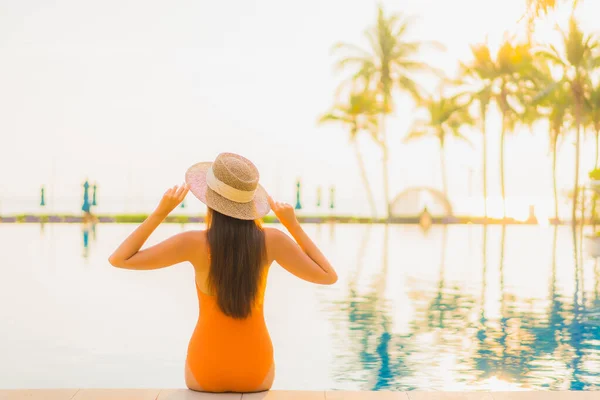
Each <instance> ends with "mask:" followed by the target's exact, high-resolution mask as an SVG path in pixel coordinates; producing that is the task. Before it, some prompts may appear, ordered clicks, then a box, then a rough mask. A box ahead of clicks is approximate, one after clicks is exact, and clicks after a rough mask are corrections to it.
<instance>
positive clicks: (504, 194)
mask: <svg viewBox="0 0 600 400" xmlns="http://www.w3.org/2000/svg"><path fill="white" fill-rule="evenodd" d="M505 130H506V116H505V115H504V114H503V115H502V132H500V193H501V195H502V216H503V217H504V218H506V190H505V186H504V139H505V136H506V132H505Z"/></svg>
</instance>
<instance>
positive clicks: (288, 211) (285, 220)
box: [269, 196, 298, 230]
mask: <svg viewBox="0 0 600 400" xmlns="http://www.w3.org/2000/svg"><path fill="white" fill-rule="evenodd" d="M269 205H270V206H271V210H273V212H274V213H275V216H276V217H277V219H278V220H279V222H281V224H282V225H283V226H285V227H286V228H287V229H288V230H289V229H290V228H292V227H293V226H294V225H297V224H298V220H297V219H296V213H295V212H294V208H293V207H292V206H291V205H290V204H288V203H281V202H278V201H274V200H273V198H271V196H269Z"/></svg>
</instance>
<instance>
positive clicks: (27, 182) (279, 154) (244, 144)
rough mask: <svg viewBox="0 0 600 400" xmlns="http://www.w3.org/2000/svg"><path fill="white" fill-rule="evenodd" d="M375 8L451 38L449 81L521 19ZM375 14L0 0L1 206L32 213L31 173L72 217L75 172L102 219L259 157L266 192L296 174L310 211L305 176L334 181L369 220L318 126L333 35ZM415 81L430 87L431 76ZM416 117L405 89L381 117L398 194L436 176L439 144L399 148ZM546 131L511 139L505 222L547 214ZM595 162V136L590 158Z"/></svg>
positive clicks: (463, 204) (361, 9)
mask: <svg viewBox="0 0 600 400" xmlns="http://www.w3.org/2000/svg"><path fill="white" fill-rule="evenodd" d="M383 3H384V4H385V6H386V7H387V8H388V10H390V11H391V10H397V11H405V12H407V13H409V14H412V15H416V16H418V17H419V20H418V23H417V24H416V25H415V30H414V36H415V37H416V38H420V39H434V40H437V41H440V42H442V43H443V44H445V45H446V47H447V51H446V52H445V53H444V54H438V55H434V54H425V55H424V58H425V59H426V60H427V61H429V62H431V63H432V64H435V65H436V66H438V67H440V68H443V69H444V70H446V71H447V72H448V73H449V74H452V72H453V71H455V69H456V66H457V61H458V60H459V59H463V60H464V59H468V57H469V53H470V51H469V45H470V44H472V43H477V42H481V41H483V40H484V39H485V38H486V37H488V40H489V42H490V43H491V45H492V46H494V45H495V44H497V43H498V42H499V41H500V39H501V38H502V37H503V35H504V32H505V31H506V30H510V31H512V32H514V31H515V30H516V29H517V20H518V19H519V17H520V16H521V14H522V12H523V10H524V3H525V0H504V1H497V0H455V1H451V2H450V1H446V0H405V1H399V0H396V1H392V0H389V1H383ZM375 14H376V8H375V2H374V1H342V0H327V1H322V0H321V1H317V0H305V1H302V2H282V1H276V0H262V1H248V0H247V1H242V0H223V1H218V2H216V1H210V2H209V1H198V0H196V1H191V0H186V1H183V0H178V1H170V2H167V1H149V0H146V1H141V0H119V1H114V0H106V1H102V2H92V1H81V0H77V1H75V0H71V1H67V0H60V1H53V2H48V1H41V0H38V1H32V0H19V1H17V0H12V1H9V0H0V135H1V136H0V138H1V140H0V148H1V149H2V152H1V155H0V213H10V212H22V211H38V210H39V207H38V203H39V188H40V186H41V185H42V184H44V185H46V187H47V188H48V203H49V208H50V209H51V210H53V211H77V210H78V209H79V207H80V206H81V204H80V200H81V183H82V181H83V180H84V179H85V178H86V177H88V178H89V179H90V180H92V181H94V180H95V181H98V183H99V185H100V192H99V201H100V206H99V208H98V211H99V212H102V211H134V210H135V211H148V210H149V209H150V208H151V207H152V206H153V204H154V202H155V201H157V200H158V199H159V197H160V195H161V194H162V193H163V192H164V190H165V189H166V188H167V187H169V186H171V185H173V184H176V183H180V182H181V181H182V179H183V176H184V172H185V170H186V168H187V167H188V166H189V165H191V164H193V163H195V162H197V161H204V160H211V159H213V158H214V157H215V156H216V154H217V153H218V152H221V151H233V152H237V153H240V154H242V155H245V156H247V157H249V158H250V159H252V160H253V161H254V162H255V163H256V164H257V166H258V167H259V169H260V171H261V179H262V183H263V185H264V186H265V187H266V188H267V190H269V191H270V192H271V193H272V194H273V195H274V196H276V197H279V198H281V199H283V200H286V201H292V200H293V197H294V190H295V180H296V178H297V177H301V178H302V181H303V184H304V188H305V191H304V201H305V203H306V205H307V209H308V210H310V209H311V208H314V207H313V204H314V197H315V191H316V187H317V186H318V185H323V186H325V187H328V186H329V185H331V184H333V183H335V184H336V188H337V205H338V208H339V212H355V213H359V214H364V213H367V212H368V207H367V203H366V200H365V197H364V195H363V190H362V184H361V181H360V177H359V174H358V169H357V167H356V163H355V159H354V154H353V152H352V149H351V147H350V146H349V144H348V139H347V132H345V131H344V130H343V128H341V127H338V126H334V125H328V126H317V124H316V120H317V118H318V116H319V114H321V113H322V112H324V111H326V110H327V109H328V108H329V106H330V105H331V103H332V101H333V97H334V95H333V93H334V91H335V88H336V87H337V84H338V82H339V77H338V76H336V74H335V73H334V71H333V63H334V57H333V56H332V55H331V52H330V50H331V47H332V45H333V44H334V43H336V42H338V41H346V42H355V43H359V44H360V43H362V32H363V30H364V29H365V28H366V27H367V26H369V25H370V24H372V23H373V22H374V20H375ZM579 14H580V16H581V20H582V23H583V26H584V28H586V29H588V31H589V29H590V28H592V27H593V26H594V25H593V21H592V16H593V15H600V4H599V3H598V2H596V1H586V2H584V4H583V7H582V8H581V9H580V12H579ZM563 16H564V15H563ZM562 20H564V18H563V19H561V21H562ZM544 32H548V31H544ZM423 84H424V85H425V86H427V87H428V88H433V87H435V81H434V80H429V81H425V82H423ZM413 113H414V110H413V108H412V106H411V105H410V104H409V103H408V102H405V101H402V99H399V101H398V111H397V115H396V117H395V118H393V120H392V121H391V123H390V124H389V127H388V137H389V142H390V147H391V157H392V163H391V168H390V170H391V188H392V192H393V193H398V192H399V191H401V190H402V189H404V188H407V187H410V186H414V185H418V186H426V185H430V186H434V187H438V188H439V187H440V186H441V183H440V173H439V156H438V153H437V147H436V145H435V143H434V142H423V143H421V144H411V145H405V144H402V143H401V138H402V136H403V135H405V134H406V130H407V127H408V126H409V125H410V122H411V116H412V115H413ZM489 130H490V135H491V139H490V140H491V143H490V154H489V160H490V171H489V182H490V196H492V197H497V196H499V184H498V168H497V163H498V162H497V161H498V148H497V135H498V133H499V124H498V120H497V118H496V117H495V116H494V115H492V116H491V117H490V125H489ZM546 136H547V135H546V133H545V129H544V127H543V126H542V127H540V128H539V129H537V131H536V132H535V134H534V135H530V134H529V133H526V132H521V133H520V134H519V136H518V138H515V139H512V138H511V139H510V140H509V141H508V147H507V152H506V154H507V159H506V163H507V165H506V175H507V192H508V195H509V197H510V199H511V202H512V203H511V204H512V205H513V206H512V207H511V209H510V211H511V212H512V213H513V214H514V215H519V216H521V215H522V214H523V213H524V212H526V207H527V205H528V204H536V205H537V206H538V210H541V211H540V212H541V213H545V212H548V211H549V208H550V205H551V199H552V198H551V180H550V178H551V175H550V164H549V163H550V158H549V157H548V151H547V150H548V146H547V139H546ZM473 142H474V144H475V148H474V149H473V150H471V149H470V148H467V147H465V146H464V145H452V144H451V145H450V146H449V151H448V175H449V186H450V196H451V200H453V201H454V203H455V207H456V210H457V211H458V212H460V211H465V212H469V211H472V210H473V209H477V207H478V205H475V206H473V205H472V202H469V201H468V199H465V198H466V197H467V196H469V190H470V189H469V173H468V168H473V171H474V172H473V181H472V187H471V190H472V194H473V196H480V195H481V172H480V164H481V161H480V160H481V156H480V152H479V150H478V149H479V145H480V137H479V135H477V134H476V133H473ZM360 143H361V145H362V147H363V149H364V153H365V159H366V160H367V163H368V170H369V171H368V173H369V176H370V177H371V179H372V184H373V187H374V189H375V194H376V196H377V198H378V201H379V205H380V210H381V211H383V206H382V204H383V202H382V194H381V190H380V188H381V168H380V163H379V160H380V155H379V152H378V151H377V149H376V148H375V146H374V145H372V144H371V143H369V140H368V139H367V138H362V139H361V141H360ZM591 144H592V140H591V137H590V140H589V141H588V142H587V145H588V146H591ZM573 153H574V152H573V146H572V145H570V144H569V143H566V144H565V145H564V146H563V148H562V151H561V154H560V186H561V187H564V188H567V187H570V185H571V181H572V175H573ZM592 163H593V161H592V149H591V148H590V147H588V148H587V149H586V155H585V160H584V167H583V169H584V170H585V171H587V170H589V169H590V166H591V164H592ZM495 201H496V199H495V198H494V199H492V202H495ZM187 202H188V204H189V208H188V211H191V212H197V211H199V210H201V207H200V205H199V204H198V203H199V202H197V201H195V200H194V199H192V198H191V197H190V198H189V199H188V201H187ZM478 204H479V203H478ZM492 208H494V210H496V211H497V210H498V208H497V205H496V206H494V205H493V206H492Z"/></svg>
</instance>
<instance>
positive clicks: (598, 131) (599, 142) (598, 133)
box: [594, 129, 600, 169]
mask: <svg viewBox="0 0 600 400" xmlns="http://www.w3.org/2000/svg"><path fill="white" fill-rule="evenodd" d="M595 133H596V158H595V159H594V160H595V161H594V169H598V156H599V154H598V146H600V129H596V132H595Z"/></svg>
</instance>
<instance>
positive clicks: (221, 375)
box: [109, 153, 337, 392]
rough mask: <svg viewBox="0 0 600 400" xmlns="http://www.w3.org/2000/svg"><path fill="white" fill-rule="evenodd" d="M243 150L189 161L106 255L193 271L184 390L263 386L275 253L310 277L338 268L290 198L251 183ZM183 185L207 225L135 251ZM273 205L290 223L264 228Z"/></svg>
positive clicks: (132, 265)
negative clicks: (194, 316)
mask: <svg viewBox="0 0 600 400" xmlns="http://www.w3.org/2000/svg"><path fill="white" fill-rule="evenodd" d="M258 178H259V174H258V170H257V169H256V167H255V166H254V164H252V163H251V162H250V161H249V160H247V159H246V158H244V157H242V156H239V155H236V154H232V153H222V154H219V156H218V157H217V158H216V160H215V161H214V162H202V163H198V164H196V165H194V166H192V167H190V168H189V169H188V171H187V173H186V175H185V184H184V185H183V186H181V187H177V186H174V187H173V188H171V189H169V190H167V192H166V193H165V194H164V196H163V198H162V200H161V202H160V204H159V205H158V207H157V208H156V210H155V211H154V212H153V213H152V214H151V215H150V216H149V217H148V219H146V220H145V221H144V222H143V223H142V224H141V225H140V226H139V227H138V228H137V229H136V230H135V231H134V232H133V233H132V234H131V235H129V237H128V238H127V239H125V241H124V242H123V243H122V244H121V245H120V246H119V247H118V248H117V250H115V252H114V253H113V254H112V255H111V256H110V258H109V261H110V263H111V264H112V265H113V266H115V267H118V268H127V269H137V270H149V269H157V268H164V267H168V266H171V265H174V264H178V263H181V262H184V261H189V262H190V263H191V264H192V265H193V266H194V270H195V272H196V274H195V281H196V291H197V293H198V302H199V305H200V315H199V318H198V323H197V325H196V329H195V330H194V333H193V335H192V338H191V340H190V343H189V347H188V352H187V361H186V367H185V381H186V384H187V386H188V388H190V389H192V390H197V391H206V392H257V391H263V390H269V389H270V388H271V386H272V384H273V379H274V377H275V364H274V362H273V346H272V344H271V338H270V337H269V332H268V330H267V327H266V325H265V320H264V314H263V298H264V293H265V286H266V281H267V274H268V271H269V267H270V265H271V264H272V263H273V261H276V262H277V263H278V264H279V265H281V266H282V267H283V268H285V269H286V270H288V271H289V272H290V273H292V274H294V275H296V276H297V277H298V278H300V279H304V280H306V281H309V282H313V283H317V284H322V285H331V284H333V283H335V282H336V281H337V274H336V272H335V270H334V269H333V267H332V266H331V264H330V263H329V261H327V258H325V256H324V255H323V253H321V251H320V250H319V249H318V248H317V246H316V245H315V244H314V243H313V242H312V240H311V239H310V238H309V237H308V235H307V234H306V233H305V232H304V230H303V229H302V227H301V226H300V224H299V223H298V221H297V219H296V216H295V214H294V210H293V208H292V207H291V206H290V205H289V204H285V203H278V202H275V201H273V200H272V199H271V197H269V195H268V194H267V193H266V192H265V190H264V189H263V187H262V186H260V185H259V184H258ZM188 191H191V192H192V194H194V195H195V196H196V197H197V198H198V199H200V201H202V202H203V203H204V204H206V205H207V207H208V213H207V221H206V222H207V227H208V229H207V230H202V231H189V232H183V233H180V234H177V235H175V236H173V237H171V238H169V239H167V240H165V241H163V242H161V243H159V244H157V245H155V246H152V247H149V248H147V249H144V250H141V248H142V246H143V245H144V243H145V242H146V240H147V239H148V237H149V236H150V234H151V233H152V232H153V231H154V230H155V229H156V228H157V227H158V225H160V223H161V222H162V221H163V220H164V219H165V218H166V217H167V215H168V214H169V213H170V212H171V211H173V209H175V208H176V207H177V206H178V205H179V204H180V203H181V202H182V201H183V199H184V198H185V196H186V194H187V193H188ZM270 209H272V210H273V212H274V213H275V215H276V216H277V218H278V219H279V221H280V222H281V223H282V224H283V226H284V227H285V228H286V229H287V230H288V232H289V233H290V234H291V236H292V237H293V238H294V239H295V242H294V240H292V239H291V238H290V237H289V236H288V235H286V234H285V233H283V232H282V231H280V230H278V229H275V228H263V227H262V226H261V223H260V219H261V218H262V217H264V216H265V215H266V214H267V213H268V212H269V210H270Z"/></svg>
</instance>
